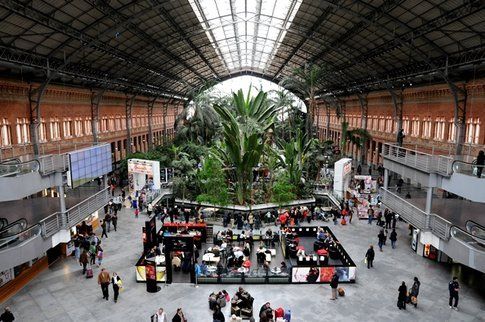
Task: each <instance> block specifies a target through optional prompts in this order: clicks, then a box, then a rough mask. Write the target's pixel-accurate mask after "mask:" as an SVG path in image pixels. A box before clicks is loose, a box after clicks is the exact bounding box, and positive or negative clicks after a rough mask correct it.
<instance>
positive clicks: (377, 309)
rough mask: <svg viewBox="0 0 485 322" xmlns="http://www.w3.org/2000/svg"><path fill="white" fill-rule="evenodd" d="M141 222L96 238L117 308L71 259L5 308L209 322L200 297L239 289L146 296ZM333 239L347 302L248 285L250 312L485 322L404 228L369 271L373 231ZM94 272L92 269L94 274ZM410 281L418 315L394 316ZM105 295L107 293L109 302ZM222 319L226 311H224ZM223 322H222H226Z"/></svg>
mask: <svg viewBox="0 0 485 322" xmlns="http://www.w3.org/2000/svg"><path fill="white" fill-rule="evenodd" d="M143 221H144V218H143V216H140V218H138V219H135V218H134V216H133V215H132V212H131V211H130V210H127V209H124V210H123V211H122V213H121V215H120V220H119V229H118V231H117V232H111V233H110V234H109V238H108V239H103V245H104V249H105V259H104V265H103V266H104V267H106V268H107V269H108V270H110V271H116V272H117V273H118V274H119V275H120V276H121V277H122V278H123V280H124V285H125V291H124V292H123V293H121V295H120V299H119V301H118V303H114V302H113V300H112V297H111V298H110V301H109V302H108V301H105V300H103V299H102V294H101V290H100V288H99V287H98V285H97V282H96V276H95V278H93V279H89V280H87V279H85V278H84V277H83V275H82V274H81V269H80V266H79V265H78V264H77V263H76V261H75V260H74V259H73V258H67V259H64V260H62V261H60V262H58V263H56V264H55V265H53V266H52V267H51V268H50V269H48V270H47V271H45V272H43V273H42V274H41V275H40V276H39V277H38V278H36V279H35V280H34V281H32V282H31V283H30V284H29V285H27V286H26V287H25V288H24V289H22V290H21V291H20V292H19V293H18V294H17V295H15V296H14V297H13V298H12V299H10V300H9V301H8V302H7V303H4V304H2V306H4V305H9V306H10V307H11V309H12V311H13V313H14V314H15V316H16V318H17V320H16V321H62V322H68V321H83V322H87V321H149V317H150V315H151V314H153V312H155V310H156V309H157V308H158V307H163V308H165V310H166V311H167V312H168V313H169V317H170V319H169V320H171V317H172V316H173V314H174V312H175V310H176V308H177V307H182V308H183V309H184V311H185V312H186V317H187V319H188V321H189V322H206V321H207V322H211V321H212V318H211V313H210V311H209V309H208V303H207V297H208V295H209V294H210V293H211V292H212V291H215V290H220V289H222V288H225V289H226V290H227V291H228V292H229V293H230V294H231V296H232V295H233V294H234V292H235V290H236V289H237V287H238V285H224V286H217V285H201V286H200V287H198V288H195V287H194V286H193V285H191V284H172V285H169V286H166V287H164V286H163V284H162V285H161V286H162V290H161V291H160V292H159V293H156V294H151V293H147V292H146V290H145V285H144V284H138V283H136V281H135V268H134V265H135V262H136V261H137V259H138V258H139V256H140V251H141V248H142V240H141V227H142V225H143ZM331 229H332V231H333V232H334V234H335V235H336V237H337V238H338V239H339V240H340V241H341V242H342V243H343V245H344V247H345V249H346V250H347V252H348V253H349V254H350V256H351V257H352V258H353V260H354V262H356V264H357V266H358V269H357V282H356V283H355V284H346V285H343V287H344V288H345V290H346V296H345V297H344V298H339V299H338V300H337V301H331V300H330V287H329V286H328V285H248V286H246V289H247V290H248V291H249V292H250V293H251V294H252V296H253V297H254V298H255V301H254V311H255V312H259V308H260V306H261V305H262V304H263V303H264V302H266V301H270V302H271V304H272V307H273V308H277V307H283V308H289V309H291V310H292V315H293V319H292V321H295V322H320V321H406V322H409V321H485V299H484V298H483V297H480V295H479V294H478V293H477V292H476V291H475V290H474V289H473V288H470V287H468V286H466V285H462V290H461V294H460V305H459V308H460V311H458V312H456V311H454V310H451V309H450V308H449V307H448V286H447V283H448V281H449V279H450V276H451V274H452V273H451V271H452V269H451V268H450V267H449V266H447V265H445V264H438V263H436V262H432V261H429V260H427V259H425V258H423V257H420V256H418V255H417V254H415V253H413V251H412V250H411V248H410V246H409V237H408V235H407V234H408V230H407V225H406V224H404V223H398V229H397V231H398V239H399V240H398V246H397V249H395V250H392V249H390V247H389V246H385V249H384V252H382V253H380V252H377V254H376V259H375V265H374V267H375V268H374V269H371V270H368V269H367V268H366V267H365V266H364V263H363V257H364V253H365V251H366V249H367V247H368V245H369V244H370V243H373V244H376V242H377V237H376V235H377V233H378V227H377V226H375V225H372V226H370V225H368V224H367V222H366V221H353V222H352V224H350V225H347V226H340V225H338V226H333V225H332V226H331ZM98 272H99V269H98V268H95V275H97V273H98ZM413 276H418V277H419V279H420V280H421V282H422V284H421V292H420V295H419V305H418V308H414V307H408V310H407V311H400V310H398V309H397V307H396V301H397V294H398V293H397V288H398V287H399V285H400V283H401V281H406V283H407V284H408V285H409V284H410V283H411V281H412V278H413ZM111 292H112V289H111V288H110V295H111ZM225 313H226V317H227V316H229V307H228V306H226V308H225ZM226 319H227V318H226Z"/></svg>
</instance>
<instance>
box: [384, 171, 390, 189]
mask: <svg viewBox="0 0 485 322" xmlns="http://www.w3.org/2000/svg"><path fill="white" fill-rule="evenodd" d="M388 186H389V170H387V169H384V189H388Z"/></svg>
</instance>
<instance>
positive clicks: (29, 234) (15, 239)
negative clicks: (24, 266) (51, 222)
mask: <svg viewBox="0 0 485 322" xmlns="http://www.w3.org/2000/svg"><path fill="white" fill-rule="evenodd" d="M41 232H42V228H41V225H35V226H32V227H30V228H27V229H26V230H24V231H21V232H19V233H17V234H15V235H13V236H9V237H6V238H2V239H0V250H3V249H6V248H10V247H15V246H17V245H19V244H21V243H23V242H25V241H27V240H30V239H32V238H34V237H37V236H39V235H40V234H41Z"/></svg>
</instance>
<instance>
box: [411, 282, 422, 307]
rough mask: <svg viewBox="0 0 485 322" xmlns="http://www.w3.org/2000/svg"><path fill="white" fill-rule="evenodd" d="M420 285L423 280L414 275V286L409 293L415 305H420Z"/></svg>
mask: <svg viewBox="0 0 485 322" xmlns="http://www.w3.org/2000/svg"><path fill="white" fill-rule="evenodd" d="M420 286H421V282H420V281H419V280H418V278H417V277H414V283H413V286H411V290H410V292H409V295H410V297H411V304H412V305H414V307H417V306H418V294H419V287H420Z"/></svg>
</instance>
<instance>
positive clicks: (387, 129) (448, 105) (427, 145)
mask: <svg viewBox="0 0 485 322" xmlns="http://www.w3.org/2000/svg"><path fill="white" fill-rule="evenodd" d="M458 85H459V86H466V90H467V104H466V135H465V145H464V147H463V154H466V155H472V156H476V155H477V153H478V151H479V150H480V149H484V144H485V128H484V125H483V124H481V121H483V120H485V79H480V80H476V81H474V82H470V83H467V84H466V85H465V84H458ZM402 94H403V100H402V102H403V108H402V110H403V129H404V132H405V135H406V138H405V139H404V144H405V146H409V147H413V148H418V149H419V150H422V151H428V152H429V151H434V152H435V153H440V154H453V153H454V147H455V143H454V142H455V139H456V138H455V132H456V130H455V127H454V124H453V119H454V101H453V96H452V94H451V92H450V89H449V87H448V85H447V84H440V85H431V86H425V87H415V88H407V89H405V90H404V91H403V93H402ZM343 101H344V103H345V111H346V112H345V120H346V121H347V122H348V123H349V127H350V128H360V127H361V124H362V123H361V122H362V112H361V111H362V110H361V106H360V102H359V99H358V97H357V96H349V97H345V98H344V99H343ZM367 104H368V118H367V130H368V131H369V132H370V134H371V135H372V140H371V141H370V142H368V144H367V145H368V146H367V151H368V153H367V155H366V159H367V161H368V162H371V163H373V164H377V163H379V162H381V160H380V158H379V154H380V152H381V151H382V143H384V142H396V131H397V122H396V118H395V115H394V104H393V101H392V97H391V94H390V92H388V91H379V92H372V93H369V94H368V95H367ZM342 122H343V117H341V118H340V119H339V118H337V116H336V113H335V109H334V108H331V112H330V132H329V133H328V135H327V133H326V124H327V116H326V105H325V104H324V102H319V105H318V109H317V112H316V116H315V125H317V128H318V135H319V138H320V139H321V140H326V139H331V140H333V141H335V142H339V140H340V134H341V123H342ZM347 149H348V151H347V153H348V154H351V155H353V156H354V157H355V158H358V159H360V157H359V156H360V153H361V152H360V151H358V150H359V149H358V148H357V147H355V146H351V145H348V146H347Z"/></svg>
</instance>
